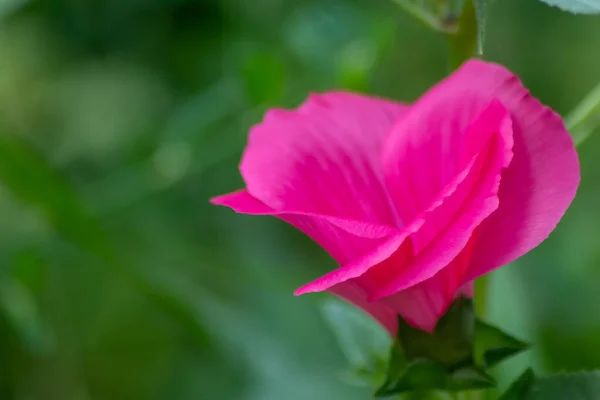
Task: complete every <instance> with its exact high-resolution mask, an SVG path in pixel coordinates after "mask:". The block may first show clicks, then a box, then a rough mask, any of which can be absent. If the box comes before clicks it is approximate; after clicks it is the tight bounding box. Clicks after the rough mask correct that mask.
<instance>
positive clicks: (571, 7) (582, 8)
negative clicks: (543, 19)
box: [542, 0, 600, 14]
mask: <svg viewBox="0 0 600 400" xmlns="http://www.w3.org/2000/svg"><path fill="white" fill-rule="evenodd" d="M542 1H543V2H544V3H547V4H550V5H551V6H554V7H558V8H560V9H561V10H564V11H569V12H572V13H575V14H596V13H600V0H542Z"/></svg>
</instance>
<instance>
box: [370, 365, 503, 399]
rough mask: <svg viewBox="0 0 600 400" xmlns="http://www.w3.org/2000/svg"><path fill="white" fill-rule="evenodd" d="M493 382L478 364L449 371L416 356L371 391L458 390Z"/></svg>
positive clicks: (484, 386)
mask: <svg viewBox="0 0 600 400" xmlns="http://www.w3.org/2000/svg"><path fill="white" fill-rule="evenodd" d="M495 386H496V382H495V380H494V379H493V378H492V377H491V376H489V375H488V374H487V373H486V372H485V371H483V370H482V369H480V368H478V367H475V366H468V367H464V368H460V369H458V370H456V371H449V370H448V369H447V368H446V367H445V366H444V365H443V364H440V363H438V362H435V361H432V360H426V359H417V360H414V361H412V362H410V363H408V364H407V365H406V366H405V367H404V368H403V369H402V370H401V371H400V373H399V374H398V375H397V376H396V377H395V378H394V379H392V378H391V377H388V380H386V382H385V383H384V384H383V385H382V386H381V387H380V388H379V389H378V390H377V391H376V392H375V397H385V396H390V395H394V394H399V393H405V392H413V391H431V390H446V391H461V390H474V389H487V388H492V387H495Z"/></svg>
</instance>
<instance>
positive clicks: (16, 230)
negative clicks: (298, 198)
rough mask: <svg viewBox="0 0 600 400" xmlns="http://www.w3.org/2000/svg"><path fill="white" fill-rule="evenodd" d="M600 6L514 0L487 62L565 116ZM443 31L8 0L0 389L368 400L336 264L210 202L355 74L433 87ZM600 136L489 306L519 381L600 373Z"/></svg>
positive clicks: (371, 7)
mask: <svg viewBox="0 0 600 400" xmlns="http://www.w3.org/2000/svg"><path fill="white" fill-rule="evenodd" d="M599 48H600V17H583V16H573V15H569V14H566V13H562V12H559V11H558V10H557V9H552V8H550V7H547V6H545V5H543V4H542V3H540V2H538V1H536V0H501V1H497V2H495V3H494V5H493V8H492V12H491V14H490V19H489V23H488V37H487V43H486V54H485V58H487V59H490V60H494V61H498V62H500V63H503V64H505V65H507V66H509V67H510V68H511V69H513V70H514V71H515V72H516V73H518V74H519V75H520V76H521V77H522V79H523V81H524V82H525V84H526V85H527V86H528V87H529V88H530V89H531V90H532V92H533V93H534V94H535V95H536V96H537V97H539V98H540V99H542V101H543V102H545V103H547V104H549V105H551V106H552V107H554V108H555V109H556V110H558V111H559V112H560V113H562V114H563V115H564V114H566V113H567V112H568V111H569V110H570V109H571V108H572V107H573V106H575V105H576V104H577V102H578V101H579V100H580V99H581V98H583V96H584V95H585V94H586V93H587V92H588V91H589V90H590V89H591V88H592V86H594V85H595V84H597V83H598V81H600V52H598V51H597V50H598V49H599ZM446 67H447V50H446V42H445V38H444V37H442V36H441V35H439V34H436V33H433V32H430V31H428V30H427V29H426V28H424V27H422V26H420V25H419V24H418V23H417V22H415V21H413V20H411V19H410V18H409V17H408V16H406V15H405V14H404V13H403V12H402V10H400V9H399V8H398V7H397V6H395V5H394V4H393V3H392V2H391V1H388V0H252V1H243V0H220V1H217V0H29V1H27V0H2V1H0V181H1V185H0V220H1V221H2V223H1V225H0V227H1V228H0V260H1V264H0V265H1V270H0V272H1V275H0V315H1V317H2V318H0V399H2V400H12V399H15V400H29V399H31V400H38V399H40V400H55V399H56V400H88V399H89V400H91V399H93V400H103V399H110V400H113V399H114V400H119V399H123V400H136V399H140V400H141V399H144V400H145V399H169V400H171V399H172V400H191V399H194V400H197V399H211V400H226V399H233V400H238V399H239V400H281V399H285V400H296V399H297V400H306V399H315V400H338V399H339V400H342V399H343V400H353V399H357V400H358V399H368V398H369V390H368V389H363V388H355V387H351V386H348V385H346V384H344V383H343V382H341V381H340V380H339V379H338V375H339V372H340V371H342V370H343V369H344V366H345V361H344V359H343V355H342V353H341V351H340V349H339V348H338V346H337V344H336V342H335V339H334V335H333V334H332V333H331V331H330V330H329V329H328V327H327V324H326V323H325V322H324V320H323V318H322V316H321V314H320V312H319V307H320V304H321V302H322V301H323V299H324V298H325V297H326V295H310V296H305V297H300V298H296V297H294V296H293V295H292V292H293V290H294V289H295V288H296V287H297V286H299V285H300V284H302V283H304V282H306V281H308V280H310V279H311V278H315V277H316V276H318V275H319V274H321V273H322V272H323V271H326V270H327V269H329V268H332V267H333V266H334V263H333V261H332V260H330V259H329V257H328V256H327V255H326V254H325V253H324V252H323V251H322V250H321V249H320V248H318V246H316V245H315V244H313V243H312V242H311V241H310V240H309V239H307V238H305V237H304V236H303V235H302V234H300V233H299V232H296V231H295V230H294V229H293V228H291V227H289V226H287V225H285V224H284V223H282V222H279V221H277V220H275V219H270V218H266V217H265V218H256V217H255V218H253V217H246V216H240V215H235V214H234V213H232V212H231V211H229V210H226V209H222V208H216V207H213V206H211V205H209V204H208V198H209V197H211V196H213V195H217V194H220V193H223V192H227V191H231V190H234V189H237V188H239V187H241V186H242V181H241V178H240V177H239V173H238V171H237V164H238V161H239V158H240V154H241V151H242V149H243V147H244V144H245V139H246V134H247V131H248V128H249V127H250V126H251V125H252V124H254V123H256V122H258V121H259V120H260V119H261V116H262V114H263V112H264V110H265V109H266V108H268V107H272V106H286V107H287V106H294V105H297V104H298V103H299V102H300V101H301V100H302V99H303V98H305V97H306V96H307V94H308V92H310V91H322V90H327V89H332V88H348V89H353V90H357V91H366V92H370V93H375V94H378V95H382V96H387V97H390V98H394V99H399V100H403V101H412V100H414V99H415V98H416V97H418V96H419V94H421V93H423V91H425V90H426V89H427V88H428V87H429V86H431V85H432V84H433V83H435V82H436V81H437V80H439V79H440V78H442V77H443V76H444V74H445V73H446ZM599 152H600V137H592V138H591V139H589V140H588V141H587V142H586V143H584V145H583V146H582V147H581V148H580V155H581V163H582V170H583V180H582V185H581V188H580V191H579V194H578V197H577V199H576V201H575V203H574V204H573V206H572V208H571V209H570V210H569V212H568V213H567V215H566V217H565V218H564V220H563V221H562V222H561V224H560V225H559V228H558V229H557V230H556V231H555V233H554V234H553V235H552V236H551V238H550V239H549V240H548V241H547V242H545V243H544V244H543V245H542V246H540V247H539V248H538V249H537V250H535V251H533V252H532V253H531V254H529V255H528V256H526V257H524V258H523V259H522V260H520V261H519V262H518V263H515V264H514V265H511V266H509V267H507V268H504V269H502V270H501V271H499V272H497V273H494V274H493V277H492V288H491V297H490V304H489V307H488V311H489V312H488V316H487V319H488V320H489V321H491V322H493V323H496V324H498V325H500V326H501V327H503V328H504V329H505V330H507V331H509V332H511V333H512V334H514V335H516V336H518V337H521V338H524V339H527V340H529V341H531V342H532V343H534V344H535V347H534V349H533V350H532V351H530V352H528V353H527V354H526V355H523V356H520V357H519V358H517V359H515V360H514V361H511V362H508V363H505V364H503V365H502V366H501V367H499V368H498V371H497V373H498V377H499V379H500V381H501V384H502V385H506V382H507V380H508V379H509V378H510V377H512V376H515V375H516V374H518V373H519V372H520V370H521V369H522V368H523V367H524V366H525V365H527V364H528V363H533V364H534V365H535V367H536V369H537V370H538V371H540V372H549V371H558V370H565V369H566V370H571V369H578V368H594V367H600V307H599V306H598V305H599V304H600V265H599V264H600V246H599V244H600V239H599V238H600V223H598V221H599V220H600V206H599V204H600V201H599V200H600V163H599V162H598V160H597V156H594V154H598V153H599Z"/></svg>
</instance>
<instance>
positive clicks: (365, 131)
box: [212, 60, 579, 334]
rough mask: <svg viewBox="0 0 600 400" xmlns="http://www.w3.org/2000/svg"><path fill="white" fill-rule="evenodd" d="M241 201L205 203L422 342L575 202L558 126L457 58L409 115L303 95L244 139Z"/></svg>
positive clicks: (568, 144) (346, 98)
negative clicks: (260, 221)
mask: <svg viewBox="0 0 600 400" xmlns="http://www.w3.org/2000/svg"><path fill="white" fill-rule="evenodd" d="M240 170H241V173H242V176H243V178H244V181H245V182H246V189H244V190H240V191H238V192H235V193H231V194H229V195H225V196H222V197H217V198H215V199H213V200H212V202H213V203H214V204H220V205H225V206H228V207H231V208H232V209H234V210H235V211H237V212H240V213H245V214H260V215H274V216H276V217H278V218H280V219H282V220H284V221H286V222H288V223H290V224H292V225H294V226H295V227H296V228H298V229H300V230H302V231H303V232H304V233H306V234H307V235H309V236H310V237H311V238H312V239H314V240H315V241H316V242H317V243H318V244H320V245H321V246H322V247H323V248H324V249H325V250H327V251H328V252H329V254H331V256H332V257H333V258H334V259H335V260H336V261H337V262H338V263H339V264H340V268H338V269H336V270H334V271H331V272H330V273H328V274H326V275H325V276H322V277H320V278H319V279H317V280H315V281H313V282H311V283H309V284H307V285H305V286H303V287H301V288H300V289H298V291H297V292H296V294H298V295H299V294H304V293H309V292H320V291H324V290H326V291H328V292H331V293H334V294H336V295H338V296H340V297H342V298H344V299H346V300H348V301H350V302H352V303H354V304H355V305H356V306H358V307H361V308H362V309H364V310H365V311H366V312H368V313H370V314H371V315H372V316H373V317H374V318H376V319H377V320H378V321H379V322H380V323H381V324H383V325H384V326H385V327H386V328H387V329H388V330H389V331H390V332H391V333H392V334H393V333H394V332H395V331H396V330H397V315H398V314H400V315H401V316H402V317H404V319H406V320H407V321H408V322H409V323H410V324H412V325H414V326H416V327H419V328H421V329H426V330H429V331H431V330H432V329H433V328H434V326H435V324H436V322H437V320H438V319H439V318H440V317H441V316H442V315H443V314H444V312H445V311H446V309H447V308H448V306H449V305H450V304H451V303H452V301H453V300H454V298H455V297H456V296H458V295H461V294H466V295H468V296H471V295H472V282H473V280H474V279H475V278H477V277H478V276H481V275H483V274H486V273H488V272H490V271H491V270H493V269H495V268H498V267H500V266H502V265H505V264H507V263H510V262H512V261H514V260H515V259H517V258H518V257H520V256H522V255H524V254H525V253H527V252H528V251H530V250H531V249H533V248H534V247H536V246H537V245H539V244H540V243H541V242H542V241H543V240H544V239H546V238H547V237H548V235H549V234H550V232H552V230H553V229H554V228H555V226H556V224H557V223H558V221H559V220H560V218H561V217H562V216H563V214H564V213H565V211H566V209H567V208H568V206H569V204H570V203H571V201H572V200H573V198H574V196H575V192H576V190H577V186H578V184H579V162H578V158H577V153H576V151H575V148H574V146H573V141H572V140H571V137H570V136H569V134H568V132H567V131H566V129H565V127H564V124H563V122H562V120H561V118H560V117H559V116H558V115H557V114H556V113H555V112H553V111H552V110H551V109H550V108H548V107H545V106H543V105H542V104H540V102H539V101H538V100H536V99H535V98H533V97H531V96H530V95H529V92H528V91H527V90H526V89H525V88H524V87H523V86H522V84H521V82H520V81H519V79H518V78H517V77H516V76H515V75H513V74H512V73H511V72H509V71H508V70H506V69H505V68H504V67H501V66H499V65H496V64H491V63H486V62H483V61H478V60H471V61H468V62H467V63H465V64H464V65H463V66H462V67H461V68H460V69H459V70H458V71H456V72H455V73H454V74H453V75H452V76H450V77H448V78H447V79H445V80H444V81H442V82H441V83H439V84H438V85H436V86H435V87H433V88H432V89H431V90H429V91H428V92H427V93H426V94H425V95H424V96H423V97H422V98H421V99H419V100H418V101H417V102H416V103H415V104H413V105H412V106H409V105H404V104H398V103H395V102H392V101H389V100H383V99H378V98H373V97H368V96H364V95H358V94H351V93H344V92H332V93H326V94H319V95H312V96H311V97H310V98H309V99H308V100H307V101H306V102H305V103H304V104H303V105H302V106H300V107H299V108H298V109H297V110H293V111H287V110H271V111H269V112H268V113H267V114H266V116H265V118H264V121H263V122H262V123H260V124H258V125H257V126H255V127H253V128H252V130H251V132H250V138H249V143H248V147H247V148H246V151H245V154H244V156H243V160H242V163H241V166H240Z"/></svg>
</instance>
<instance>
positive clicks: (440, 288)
mask: <svg viewBox="0 0 600 400" xmlns="http://www.w3.org/2000/svg"><path fill="white" fill-rule="evenodd" d="M474 244H475V240H473V239H471V240H470V241H469V242H468V243H467V245H466V246H465V248H464V249H463V250H462V251H461V252H460V254H459V255H458V256H457V257H456V258H454V259H453V260H452V261H451V262H450V264H448V265H447V266H446V267H445V268H443V269H442V270H441V271H439V272H438V273H437V274H435V275H434V276H432V277H431V278H429V279H427V280H426V281H423V282H421V283H419V284H417V285H415V286H413V287H410V288H408V289H406V290H402V291H400V292H398V293H396V294H393V295H391V296H388V297H385V298H383V299H381V300H379V301H378V302H376V303H373V304H382V305H386V306H388V307H390V308H392V309H393V310H394V311H395V312H397V313H398V314H400V315H401V316H402V318H404V319H405V320H406V322H408V323H409V324H411V325H412V326H414V327H416V328H419V329H423V330H426V331H428V332H433V329H434V328H435V325H436V324H437V321H438V320H439V319H440V317H441V316H442V315H444V314H445V313H446V311H447V310H448V307H450V305H451V304H452V302H453V301H454V299H455V298H456V297H458V296H461V295H464V296H467V297H472V296H473V288H472V283H468V284H466V285H463V281H464V277H465V273H466V271H467V269H468V267H469V263H470V261H471V256H472V252H473V249H474Z"/></svg>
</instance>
